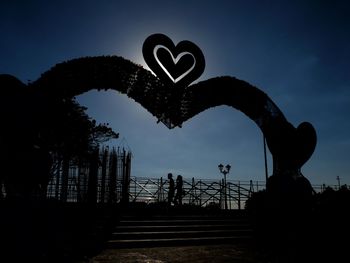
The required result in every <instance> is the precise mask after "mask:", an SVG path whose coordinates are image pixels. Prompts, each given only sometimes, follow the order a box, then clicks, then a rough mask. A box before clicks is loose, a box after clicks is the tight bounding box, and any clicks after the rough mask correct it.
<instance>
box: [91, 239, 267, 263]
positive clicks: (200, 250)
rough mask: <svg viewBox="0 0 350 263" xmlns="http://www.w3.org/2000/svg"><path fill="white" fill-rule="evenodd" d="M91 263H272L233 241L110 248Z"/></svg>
mask: <svg viewBox="0 0 350 263" xmlns="http://www.w3.org/2000/svg"><path fill="white" fill-rule="evenodd" d="M88 262H90V263H102V262H103V263H112V262H114V263H132V262H133V263H144V262H149V263H163V262H164V263H165V262H167V263H180V262H181V263H182V262H191V263H202V262H216V263H224V262H236V263H248V262H263V263H265V262H269V260H268V258H267V257H266V255H264V254H263V253H261V252H260V251H257V250H254V249H253V247H252V246H247V245H240V244H231V245H211V246H184V247H182V246H179V247H159V248H134V249H119V250H118V249H108V250H104V251H103V252H102V253H101V254H99V255H97V256H96V257H94V258H92V259H91V260H90V261H88Z"/></svg>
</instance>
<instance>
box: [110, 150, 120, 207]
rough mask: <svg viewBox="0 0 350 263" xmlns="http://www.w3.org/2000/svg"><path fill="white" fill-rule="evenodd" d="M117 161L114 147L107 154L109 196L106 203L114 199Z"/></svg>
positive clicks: (112, 201) (111, 202)
mask: <svg viewBox="0 0 350 263" xmlns="http://www.w3.org/2000/svg"><path fill="white" fill-rule="evenodd" d="M117 161H118V156H117V153H116V151H115V149H113V150H112V152H111V153H110V155H109V184H108V188H109V197H108V203H110V204H113V203H114V202H115V201H116V186H117Z"/></svg>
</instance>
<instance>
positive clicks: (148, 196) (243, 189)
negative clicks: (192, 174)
mask: <svg viewBox="0 0 350 263" xmlns="http://www.w3.org/2000/svg"><path fill="white" fill-rule="evenodd" d="M168 184H169V182H168V180H165V179H163V178H159V179H152V178H136V177H132V178H130V192H129V195H130V201H132V202H145V203H155V202H166V201H167V198H168ZM264 188H265V183H264V182H260V181H255V182H253V181H227V182H226V187H225V184H224V181H223V180H202V179H198V180H196V179H194V178H192V179H185V180H184V181H183V197H182V203H183V204H190V205H197V206H202V207H210V206H215V207H220V208H228V209H241V208H243V207H244V204H245V201H246V200H247V199H248V198H249V196H250V195H251V193H253V192H254V191H259V190H262V189H264ZM225 193H226V194H225Z"/></svg>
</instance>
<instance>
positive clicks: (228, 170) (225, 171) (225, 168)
mask: <svg viewBox="0 0 350 263" xmlns="http://www.w3.org/2000/svg"><path fill="white" fill-rule="evenodd" d="M218 168H219V170H220V173H222V174H223V175H224V185H225V192H224V194H225V210H227V192H226V189H227V188H226V175H227V174H228V173H229V172H230V169H231V165H229V164H227V165H226V166H225V167H224V165H223V164H221V163H220V164H219V165H218Z"/></svg>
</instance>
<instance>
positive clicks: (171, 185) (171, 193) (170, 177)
mask: <svg viewBox="0 0 350 263" xmlns="http://www.w3.org/2000/svg"><path fill="white" fill-rule="evenodd" d="M168 180H169V188H168V206H169V207H170V206H171V203H172V202H173V199H174V193H175V183H174V179H173V174H172V173H168Z"/></svg>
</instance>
